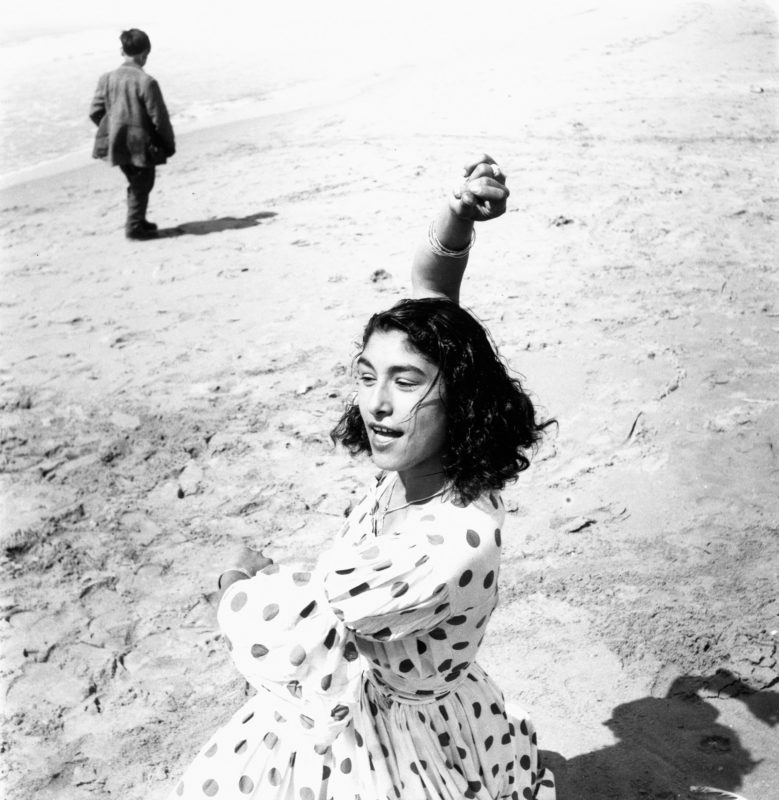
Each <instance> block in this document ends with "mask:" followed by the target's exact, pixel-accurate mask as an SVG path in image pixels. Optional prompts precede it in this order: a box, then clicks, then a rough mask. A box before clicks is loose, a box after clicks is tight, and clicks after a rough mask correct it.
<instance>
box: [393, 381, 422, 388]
mask: <svg viewBox="0 0 779 800" xmlns="http://www.w3.org/2000/svg"><path fill="white" fill-rule="evenodd" d="M396 384H397V385H398V386H399V387H400V388H401V389H408V390H411V389H416V388H417V386H419V384H418V383H417V382H416V381H407V380H403V379H402V378H400V379H398V380H397V381H396Z"/></svg>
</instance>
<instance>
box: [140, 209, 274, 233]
mask: <svg viewBox="0 0 779 800" xmlns="http://www.w3.org/2000/svg"><path fill="white" fill-rule="evenodd" d="M275 216H276V212H275V211H258V212H257V213H256V214H249V216H248V217H220V218H219V219H204V220H200V221H198V222H182V223H181V225H176V226H175V227H173V228H160V230H158V231H157V237H156V238H157V239H170V238H172V237H174V236H186V235H187V234H190V235H193V236H206V235H207V234H209V233H221V232H222V231H234V230H240V229H241V228H253V227H254V226H255V225H259V224H260V221H261V220H264V219H270V218H271V217H275Z"/></svg>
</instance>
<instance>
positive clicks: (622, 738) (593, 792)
mask: <svg viewBox="0 0 779 800" xmlns="http://www.w3.org/2000/svg"><path fill="white" fill-rule="evenodd" d="M701 690H703V692H702V694H703V695H704V697H705V695H706V694H708V695H709V696H713V697H731V698H737V699H738V700H739V701H741V702H743V703H744V704H745V705H746V707H747V708H748V709H749V711H750V712H751V713H752V714H753V715H754V716H755V717H757V718H758V719H759V720H760V721H761V722H763V723H764V724H766V725H770V726H771V727H775V726H777V725H779V693H777V692H767V691H761V692H756V691H755V690H754V689H752V688H750V687H749V686H748V685H747V684H745V683H744V682H743V681H741V680H740V679H739V678H737V677H736V676H735V675H733V674H732V673H730V672H727V671H725V670H719V671H717V673H716V674H715V675H713V676H711V677H703V676H692V675H691V676H684V677H680V678H677V679H676V680H675V681H674V682H673V684H672V685H671V687H670V689H669V690H668V693H667V694H666V696H665V697H664V698H656V697H644V698H641V699H640V700H635V701H632V702H630V703H624V704H622V705H619V706H617V707H616V708H615V709H614V711H613V713H612V716H611V719H610V720H607V721H606V723H605V724H606V725H607V726H608V728H609V729H610V730H611V731H612V732H613V733H614V735H615V736H616V737H617V738H618V739H619V741H618V742H617V743H616V744H614V745H612V746H610V747H606V748H603V749H602V750H596V751H594V752H592V753H585V754H583V755H580V756H576V757H574V758H571V759H568V760H566V759H565V758H564V757H563V756H561V755H560V754H559V753H554V752H549V751H544V753H543V761H544V763H545V764H547V765H548V766H549V767H550V768H551V769H552V771H553V772H554V774H555V780H556V783H557V797H558V800H607V799H608V800H617V799H618V800H633V798H641V799H642V800H682V799H683V798H685V799H686V798H696V800H697V798H703V797H714V796H715V795H706V794H701V793H699V794H696V793H695V792H691V791H690V787H692V786H699V787H703V786H706V787H715V788H717V789H720V790H725V791H730V792H734V791H738V789H739V788H740V787H741V784H742V778H743V776H745V775H748V774H749V773H750V772H752V770H753V769H754V768H755V767H756V766H757V765H758V764H759V763H760V761H755V760H753V758H752V755H751V753H750V752H749V751H748V750H746V749H745V748H744V747H742V745H741V742H740V741H739V738H738V735H737V734H736V732H735V731H734V730H733V729H732V728H729V727H725V726H724V725H722V724H720V723H718V722H717V717H718V716H719V711H718V710H717V709H716V708H715V707H714V705H712V704H711V703H708V702H706V700H705V699H703V698H702V697H701V696H700V695H699V692H701ZM749 800H758V799H757V798H749Z"/></svg>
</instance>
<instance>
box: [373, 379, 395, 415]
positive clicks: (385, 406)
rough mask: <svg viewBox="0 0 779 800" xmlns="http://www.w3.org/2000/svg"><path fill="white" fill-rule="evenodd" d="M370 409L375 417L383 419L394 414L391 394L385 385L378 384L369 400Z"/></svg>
mask: <svg viewBox="0 0 779 800" xmlns="http://www.w3.org/2000/svg"><path fill="white" fill-rule="evenodd" d="M368 409H369V410H370V412H371V414H373V416H374V417H378V418H382V417H386V416H389V415H390V414H391V413H392V403H391V402H390V393H389V391H388V389H387V387H386V386H385V385H384V384H383V383H379V382H378V381H377V382H376V384H375V386H374V387H373V391H372V392H371V396H370V398H369V400H368Z"/></svg>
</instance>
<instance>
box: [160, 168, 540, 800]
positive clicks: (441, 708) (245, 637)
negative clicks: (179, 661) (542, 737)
mask: <svg viewBox="0 0 779 800" xmlns="http://www.w3.org/2000/svg"><path fill="white" fill-rule="evenodd" d="M465 175H466V180H465V183H464V185H463V187H462V188H461V189H460V190H459V191H457V192H455V193H453V195H452V197H451V198H450V200H449V202H448V203H447V206H446V208H445V209H444V210H443V212H442V213H441V215H440V216H439V217H438V219H437V220H435V222H434V223H433V225H431V228H430V231H429V237H428V242H427V243H426V245H425V246H424V247H423V248H421V249H420V251H419V252H418V253H417V256H416V257H415V261H414V267H413V273H412V274H413V285H414V294H415V299H413V300H404V301H401V302H400V303H398V304H397V305H396V306H394V307H393V308H391V309H389V310H388V311H385V312H382V313H380V314H376V315H374V316H373V317H372V318H371V320H370V321H369V323H368V325H367V327H366V329H365V332H364V336H363V344H362V349H361V352H360V354H359V356H358V358H357V361H356V371H357V379H358V392H357V402H356V403H355V404H353V405H351V406H350V407H349V408H347V410H346V412H345V413H344V415H343V417H342V418H341V420H340V422H339V423H338V425H337V426H336V428H335V429H334V431H333V438H334V439H335V440H338V441H341V442H342V443H343V444H344V445H345V446H346V447H347V448H349V449H350V450H351V451H352V452H353V453H357V452H363V451H365V452H368V451H369V452H370V453H371V456H372V458H373V460H374V462H375V463H376V465H377V466H378V467H380V468H381V470H382V472H381V475H380V477H379V479H378V481H377V484H376V486H375V487H373V488H372V489H371V490H370V491H369V492H368V494H367V496H366V497H365V499H364V500H363V501H362V502H361V503H360V504H359V505H358V506H357V507H356V508H355V509H354V511H353V512H352V513H351V515H350V516H349V518H348V520H347V521H346V523H345V525H344V527H343V529H342V531H341V532H340V534H339V535H338V536H337V537H336V541H335V543H334V545H333V548H332V550H331V551H330V552H328V553H327V554H325V556H324V557H323V558H322V559H321V560H320V563H319V564H318V566H317V568H316V569H315V570H314V572H313V573H309V572H295V571H292V570H288V569H283V568H281V567H279V565H276V564H272V563H271V562H270V560H269V559H267V558H265V557H263V556H261V554H257V553H254V554H252V553H250V552H247V553H245V555H244V557H243V559H242V561H241V563H240V564H239V565H238V566H236V567H234V568H231V569H229V570H227V571H226V572H224V573H223V574H222V576H221V577H220V585H221V588H225V592H224V595H223V597H222V600H221V603H220V606H219V613H218V617H219V623H220V626H221V628H222V631H223V633H224V635H225V638H226V640H227V642H228V647H229V648H230V649H231V651H232V655H233V658H234V661H235V663H236V665H237V667H238V668H239V670H240V671H241V672H242V673H243V674H244V675H245V676H246V678H247V680H248V681H249V682H250V683H252V684H253V685H254V686H255V687H256V688H257V690H258V693H257V695H256V696H255V697H253V698H252V699H251V700H249V702H248V703H246V705H245V706H244V707H243V708H242V709H241V710H240V711H239V712H238V713H237V714H236V715H235V716H234V717H233V718H232V719H231V720H230V721H229V722H228V723H227V725H225V726H224V727H223V728H222V729H221V730H220V731H218V732H217V733H216V734H215V735H214V736H213V737H212V738H211V740H210V741H209V742H207V743H206V745H205V746H204V748H203V749H202V750H201V752H200V754H199V755H198V756H197V758H196V759H195V761H194V763H193V764H192V766H191V767H190V769H189V770H188V771H187V773H186V774H185V775H184V777H183V779H182V780H181V781H180V782H179V783H178V784H177V787H176V788H175V789H174V792H173V794H172V795H171V797H172V798H176V797H186V798H202V797H219V798H245V797H255V798H262V800H329V798H333V800H389V799H390V798H391V799H392V800H396V799H397V798H404V800H406V799H410V800H462V798H475V799H476V800H497V799H498V798H500V799H501V800H503V799H504V798H512V800H514V798H516V799H517V800H518V798H531V797H532V798H543V799H544V800H549V798H554V793H555V790H554V782H553V780H552V778H551V776H550V775H549V774H548V773H546V772H545V771H544V770H543V769H541V768H540V767H539V765H538V759H537V747H536V737H535V733H534V731H533V729H532V727H531V725H530V723H529V721H528V720H525V719H521V720H515V719H513V718H511V717H509V716H508V715H507V714H506V711H505V707H504V703H503V697H502V695H501V693H500V691H499V690H498V689H497V687H496V686H495V685H494V684H493V683H492V681H491V680H490V678H489V677H488V676H487V675H486V673H485V672H484V671H483V670H482V669H481V667H479V666H478V664H476V662H475V656H476V653H477V651H478V649H479V646H480V644H481V641H482V638H483V636H484V632H485V630H486V625H487V622H488V620H489V617H490V615H491V613H492V611H493V610H494V608H495V605H496V602H497V586H498V571H499V560H500V547H501V525H502V523H503V518H504V509H503V504H502V502H501V500H500V497H499V495H498V492H499V490H500V489H501V488H502V487H503V486H504V485H505V483H506V482H507V481H509V480H511V479H513V478H514V477H516V475H517V474H518V473H519V472H520V471H521V470H522V469H524V468H525V467H527V466H528V459H527V456H526V455H525V451H527V450H529V449H531V448H532V447H533V445H534V444H535V442H536V441H537V440H538V438H539V437H540V434H541V430H542V428H543V427H544V425H539V424H538V423H536V420H535V415H534V410H533V406H532V404H531V402H530V400H529V398H528V397H527V395H526V394H525V393H524V392H523V391H522V388H521V386H520V384H519V382H518V381H517V380H515V379H513V378H511V377H510V376H509V375H508V374H507V372H506V369H505V367H504V366H503V364H502V362H501V361H500V359H499V358H498V356H497V353H496V352H495V348H494V346H493V345H492V343H491V341H490V339H489V337H488V335H487V333H486V331H485V330H484V328H483V327H482V326H481V325H480V323H479V322H477V321H476V320H475V319H474V318H473V317H472V316H471V315H470V314H469V313H468V312H466V311H465V310H463V309H462V308H460V306H459V305H457V301H458V299H459V288H460V283H461V281H462V276H463V274H464V271H465V265H466V262H467V254H468V250H469V249H470V247H471V245H472V243H473V223H474V221H480V220H487V219H491V218H493V217H496V216H499V215H500V214H502V213H503V211H504V210H505V203H506V198H507V197H508V189H507V188H506V186H505V178H504V176H503V174H502V173H501V171H500V169H499V168H498V167H497V165H496V164H495V163H494V161H493V160H492V159H491V158H489V157H488V156H484V157H483V158H482V159H480V160H479V161H478V162H476V163H474V164H471V165H469V166H468V167H467V168H466V173H465Z"/></svg>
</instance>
